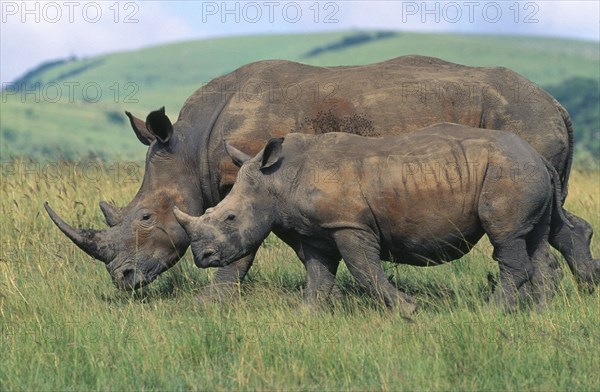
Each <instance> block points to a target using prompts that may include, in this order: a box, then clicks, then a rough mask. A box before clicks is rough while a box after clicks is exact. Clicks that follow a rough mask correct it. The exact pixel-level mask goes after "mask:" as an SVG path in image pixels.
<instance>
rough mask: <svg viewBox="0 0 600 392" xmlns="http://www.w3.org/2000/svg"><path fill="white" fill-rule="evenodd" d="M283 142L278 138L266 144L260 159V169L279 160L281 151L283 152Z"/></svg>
mask: <svg viewBox="0 0 600 392" xmlns="http://www.w3.org/2000/svg"><path fill="white" fill-rule="evenodd" d="M283 140H284V139H283V138H282V137H278V138H273V139H271V140H269V141H268V142H267V145H266V146H265V150H264V151H263V156H262V159H261V164H260V168H261V169H266V168H268V167H271V166H273V165H274V164H276V163H277V162H279V160H280V159H281V151H282V150H283V147H282V144H283Z"/></svg>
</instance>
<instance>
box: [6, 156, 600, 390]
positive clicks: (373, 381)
mask: <svg viewBox="0 0 600 392" xmlns="http://www.w3.org/2000/svg"><path fill="white" fill-rule="evenodd" d="M129 168H130V166H128V165H127V164H121V165H116V166H110V167H101V166H98V165H95V164H93V163H90V164H87V165H86V166H77V167H75V166H72V165H68V164H66V163H56V164H36V163H34V162H23V161H19V162H13V163H11V164H4V165H3V166H2V173H3V178H2V182H1V187H2V189H1V190H2V195H3V197H2V199H1V200H0V203H1V213H2V221H1V223H0V235H1V238H2V250H1V254H0V257H1V258H0V358H1V360H0V361H1V366H0V390H165V389H168V390H183V389H186V390H187V389H191V390H239V389H242V390H248V389H250V390H256V389H259V390H290V389H299V390H319V391H321V390H340V389H345V390H357V391H358V390H439V391H444V390H522V389H524V390H539V391H549V390H575V391H586V390H587V391H591V390H597V389H598V385H600V384H599V382H600V380H599V374H598V369H600V356H599V355H598V347H600V328H598V321H599V320H600V292H599V291H596V293H594V294H589V293H579V292H578V290H577V289H576V288H575V285H574V282H573V279H572V278H571V276H570V274H567V275H566V276H565V278H564V279H563V281H562V284H561V288H560V292H559V294H558V295H557V297H555V298H554V300H553V301H552V303H551V304H550V305H549V306H548V307H547V308H546V309H545V310H543V311H538V310H529V311H528V310H522V311H520V312H518V313H516V314H510V315H506V314H504V313H503V312H502V311H501V310H500V309H498V308H495V307H489V306H488V305H487V304H486V302H485V300H484V299H483V298H484V297H485V296H486V295H488V294H489V287H488V283H487V277H486V276H487V274H488V273H493V274H497V266H496V265H495V263H494V262H493V261H492V259H491V257H490V246H489V244H487V243H481V244H480V245H478V246H477V247H476V249H475V250H474V251H473V252H472V253H471V254H470V255H468V256H467V257H465V258H463V259H462V260H460V261H457V262H454V263H452V264H449V265H445V266H440V267H433V268H420V269H419V268H415V267H407V266H393V265H390V264H387V265H386V269H387V272H388V274H389V276H390V278H391V279H392V281H393V282H394V283H395V284H396V285H397V286H398V287H400V288H402V289H403V290H406V291H407V292H409V293H411V294H413V295H414V296H415V297H416V298H417V300H418V303H419V306H420V308H421V311H420V313H419V314H418V315H417V316H416V317H415V322H414V323H407V322H405V321H403V320H402V319H401V317H400V316H399V315H398V314H395V313H393V312H388V311H385V310H382V309H381V308H380V307H379V306H378V304H377V303H375V302H374V301H373V300H371V299H369V298H368V296H367V295H366V294H365V293H363V292H362V291H361V290H360V289H359V288H358V286H357V284H356V283H355V282H354V280H353V279H352V278H351V277H350V275H349V273H348V272H347V270H346V269H345V268H342V269H341V271H340V273H339V274H338V283H339V285H340V286H341V288H342V291H343V293H344V296H343V299H342V300H340V301H339V302H337V303H335V304H334V305H333V306H332V307H331V309H322V310H317V311H314V310H313V311H311V310H308V309H306V308H304V307H303V306H302V301H301V293H302V286H303V284H304V281H305V274H304V271H303V267H302V265H301V263H300V262H299V261H298V260H297V259H296V257H295V256H294V255H293V253H292V252H291V250H290V249H289V248H287V247H286V246H285V245H283V244H282V243H280V242H279V241H278V240H277V239H276V238H271V237H270V238H269V239H268V240H267V242H266V243H265V244H264V245H263V247H262V248H261V250H260V253H259V256H258V261H257V262H256V264H255V267H254V268H253V269H252V271H251V272H250V275H249V279H248V280H247V282H245V284H244V285H242V287H241V290H240V294H241V295H240V298H239V300H237V301H235V302H233V303H229V304H226V305H223V306H218V305H210V306H208V307H207V308H205V309H204V311H203V312H198V311H197V308H196V305H195V302H194V297H195V294H196V293H197V292H198V291H199V290H201V289H202V288H203V287H204V286H206V285H207V284H208V282H209V281H210V279H211V275H212V274H213V273H214V271H205V270H199V269H197V268H196V267H195V266H194V265H193V262H192V261H191V258H190V255H189V254H188V255H186V257H185V258H184V259H183V260H182V261H180V262H179V263H178V264H177V265H176V266H175V267H174V268H173V269H172V270H171V271H169V272H167V273H165V274H164V275H163V276H161V277H160V278H158V280H157V281H156V282H155V283H153V284H152V285H150V286H149V287H147V288H145V289H143V290H140V291H139V292H137V293H135V294H131V293H125V292H119V291H117V290H116V289H115V288H114V287H113V286H112V283H111V282H110V279H109V276H108V274H107V273H106V271H105V269H104V267H103V266H102V264H101V263H99V262H94V261H93V260H91V259H90V258H89V257H88V256H86V255H85V254H84V253H83V252H81V251H79V250H78V249H77V248H75V247H74V245H72V244H71V243H70V242H68V240H67V239H66V238H65V237H64V236H63V235H62V234H61V233H60V232H59V230H58V229H57V228H56V227H54V226H53V224H52V223H51V221H50V219H49V218H48V217H47V216H46V214H45V212H44V210H43V208H42V204H43V202H44V201H45V200H49V201H50V203H51V205H52V206H53V207H54V208H55V209H56V210H57V211H58V212H59V213H62V214H63V216H65V218H67V219H68V220H69V221H70V222H72V223H73V224H75V225H83V226H89V225H92V226H95V227H102V226H103V224H102V218H101V214H100V211H99V209H98V208H97V203H98V201H99V200H101V199H112V200H114V201H115V202H116V203H117V204H118V205H123V204H125V203H126V202H127V201H129V200H130V199H131V198H132V197H133V195H134V193H135V191H136V190H137V187H138V185H139V180H140V178H139V175H136V174H135V172H130V171H128V170H129ZM121 173H127V175H126V176H123V175H121ZM599 177H600V173H598V172H577V171H576V172H574V173H573V175H572V181H571V187H570V195H569V200H568V203H567V205H568V208H569V209H570V210H572V211H573V212H575V213H576V214H579V215H580V216H583V217H585V218H586V219H589V220H590V221H591V224H592V226H593V227H595V228H599V227H600V217H599V215H598V211H600V194H599V193H600V189H599V185H598V184H599ZM593 252H594V254H595V255H596V256H598V255H600V240H599V238H598V237H595V238H594V242H593Z"/></svg>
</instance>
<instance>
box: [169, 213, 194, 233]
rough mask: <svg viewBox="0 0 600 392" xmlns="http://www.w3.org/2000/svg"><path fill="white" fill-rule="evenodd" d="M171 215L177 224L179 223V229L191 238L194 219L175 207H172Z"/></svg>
mask: <svg viewBox="0 0 600 392" xmlns="http://www.w3.org/2000/svg"><path fill="white" fill-rule="evenodd" d="M173 214H175V219H177V222H179V224H180V225H181V227H183V229H184V230H185V232H186V233H187V234H188V236H191V234H192V231H193V228H192V224H193V223H194V217H193V216H191V215H188V214H186V213H185V212H183V211H181V210H180V209H179V208H177V206H175V207H173Z"/></svg>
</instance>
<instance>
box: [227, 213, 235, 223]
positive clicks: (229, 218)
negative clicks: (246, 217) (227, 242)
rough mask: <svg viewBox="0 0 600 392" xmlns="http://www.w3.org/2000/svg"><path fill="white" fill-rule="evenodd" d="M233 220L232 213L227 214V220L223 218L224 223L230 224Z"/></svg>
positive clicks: (233, 215)
mask: <svg viewBox="0 0 600 392" xmlns="http://www.w3.org/2000/svg"><path fill="white" fill-rule="evenodd" d="M233 220H235V214H233V213H229V214H227V218H225V221H227V222H231V221H233Z"/></svg>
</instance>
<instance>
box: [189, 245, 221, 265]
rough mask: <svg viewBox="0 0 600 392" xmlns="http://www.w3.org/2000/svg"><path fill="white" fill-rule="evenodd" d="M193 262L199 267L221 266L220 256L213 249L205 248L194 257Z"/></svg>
mask: <svg viewBox="0 0 600 392" xmlns="http://www.w3.org/2000/svg"><path fill="white" fill-rule="evenodd" d="M194 263H195V264H196V266H197V267H199V268H210V267H223V266H224V265H223V263H221V257H220V256H219V254H218V252H217V251H216V250H215V249H206V250H204V251H203V252H202V253H201V254H200V255H199V256H198V257H194Z"/></svg>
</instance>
